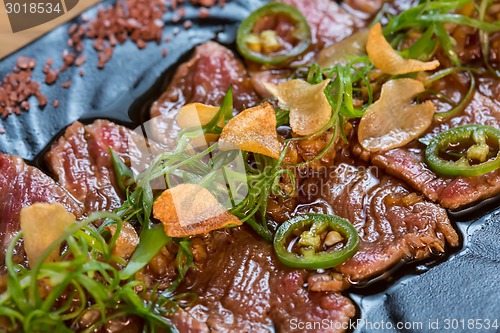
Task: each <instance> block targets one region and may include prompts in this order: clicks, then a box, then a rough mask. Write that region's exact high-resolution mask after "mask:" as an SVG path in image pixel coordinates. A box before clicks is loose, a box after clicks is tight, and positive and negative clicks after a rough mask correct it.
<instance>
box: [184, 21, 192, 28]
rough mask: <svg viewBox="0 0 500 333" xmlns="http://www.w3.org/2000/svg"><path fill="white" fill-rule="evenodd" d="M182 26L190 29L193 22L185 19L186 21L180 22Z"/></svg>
mask: <svg viewBox="0 0 500 333" xmlns="http://www.w3.org/2000/svg"><path fill="white" fill-rule="evenodd" d="M182 26H183V27H184V29H186V30H187V29H191V27H192V26H193V22H191V21H190V20H187V21H184V23H183V24H182Z"/></svg>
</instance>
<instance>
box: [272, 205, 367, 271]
mask: <svg viewBox="0 0 500 333" xmlns="http://www.w3.org/2000/svg"><path fill="white" fill-rule="evenodd" d="M315 223H319V224H326V225H327V226H328V227H329V228H330V229H332V230H334V231H337V232H338V233H339V234H341V235H342V237H343V238H344V239H347V243H346V244H345V245H344V246H343V248H342V249H341V250H339V251H332V252H329V251H323V252H319V253H314V254H309V255H299V254H297V253H294V252H292V251H290V250H288V249H287V239H288V238H289V237H290V236H291V235H292V233H293V232H294V231H295V230H300V229H303V228H305V227H308V226H311V225H313V224H315ZM358 246H359V236H358V233H357V231H356V229H355V228H354V227H353V226H352V224H351V223H349V222H348V221H347V220H345V219H343V218H340V217H338V216H334V215H324V214H305V215H300V216H297V217H295V218H292V219H290V220H288V221H286V222H284V223H283V224H282V225H281V226H280V227H279V228H278V230H277V232H276V235H275V237H274V250H275V252H276V255H277V256H278V259H279V260H280V261H281V262H282V263H283V264H285V265H286V266H289V267H294V268H305V269H326V268H332V267H335V266H338V265H340V264H342V263H344V262H345V261H347V260H348V259H349V258H351V257H352V256H353V255H354V254H355V253H356V252H357V250H358Z"/></svg>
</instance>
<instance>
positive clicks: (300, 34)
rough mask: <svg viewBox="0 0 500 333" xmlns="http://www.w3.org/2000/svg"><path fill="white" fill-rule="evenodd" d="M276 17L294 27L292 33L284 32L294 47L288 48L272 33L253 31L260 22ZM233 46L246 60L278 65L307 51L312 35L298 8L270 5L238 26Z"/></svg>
mask: <svg viewBox="0 0 500 333" xmlns="http://www.w3.org/2000/svg"><path fill="white" fill-rule="evenodd" d="M279 16H281V17H284V18H285V19H286V20H287V21H288V22H291V23H292V24H293V25H294V28H293V30H292V31H291V33H289V32H287V36H289V37H291V38H292V39H293V42H294V44H291V45H290V43H288V42H286V41H284V39H283V38H282V37H281V36H278V34H277V32H276V31H275V30H264V31H260V32H257V31H256V26H257V25H258V23H259V22H260V20H263V19H265V18H270V19H272V18H273V17H279ZM258 34H260V35H258ZM236 44H237V46H238V51H239V52H240V54H241V55H242V56H243V57H245V58H246V59H249V60H252V61H254V62H256V63H259V64H264V65H279V64H281V63H284V62H287V61H289V60H291V59H293V58H295V57H297V56H298V55H300V54H302V53H303V52H304V51H305V50H307V48H308V47H309V45H310V44H311V31H310V29H309V25H308V23H307V20H306V18H305V17H304V16H303V15H302V13H301V12H299V11H298V10H297V8H295V7H293V6H290V5H287V4H284V3H278V2H272V3H268V4H267V5H264V6H263V7H260V8H259V9H257V10H256V11H254V12H253V13H252V14H250V16H248V17H247V18H246V19H245V20H244V21H243V22H242V23H241V25H240V27H239V28H238V33H237V36H236ZM287 46H288V47H287Z"/></svg>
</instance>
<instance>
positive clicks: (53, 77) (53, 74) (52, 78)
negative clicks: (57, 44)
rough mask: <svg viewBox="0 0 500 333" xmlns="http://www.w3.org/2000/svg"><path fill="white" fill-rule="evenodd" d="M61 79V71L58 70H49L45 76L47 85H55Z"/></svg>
mask: <svg viewBox="0 0 500 333" xmlns="http://www.w3.org/2000/svg"><path fill="white" fill-rule="evenodd" d="M58 78H59V71H58V70H57V69H49V70H48V72H47V73H46V74H45V83H46V84H48V85H51V84H54V83H55V82H56V81H57V79H58Z"/></svg>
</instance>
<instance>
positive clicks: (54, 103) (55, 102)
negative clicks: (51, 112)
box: [52, 99, 59, 108]
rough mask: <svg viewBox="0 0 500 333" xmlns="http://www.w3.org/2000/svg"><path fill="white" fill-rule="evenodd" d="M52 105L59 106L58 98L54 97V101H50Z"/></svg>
mask: <svg viewBox="0 0 500 333" xmlns="http://www.w3.org/2000/svg"><path fill="white" fill-rule="evenodd" d="M52 106H53V107H55V108H57V107H59V100H57V99H55V100H54V102H53V103H52Z"/></svg>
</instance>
